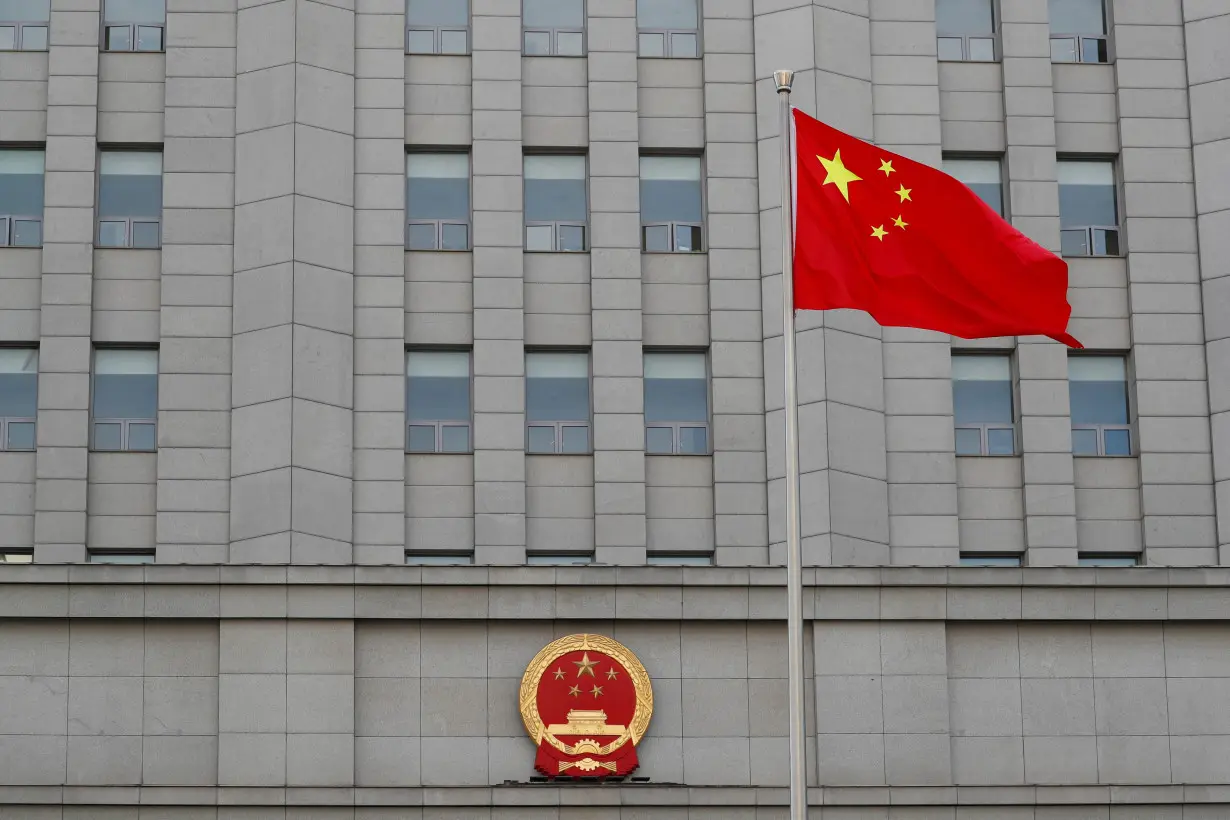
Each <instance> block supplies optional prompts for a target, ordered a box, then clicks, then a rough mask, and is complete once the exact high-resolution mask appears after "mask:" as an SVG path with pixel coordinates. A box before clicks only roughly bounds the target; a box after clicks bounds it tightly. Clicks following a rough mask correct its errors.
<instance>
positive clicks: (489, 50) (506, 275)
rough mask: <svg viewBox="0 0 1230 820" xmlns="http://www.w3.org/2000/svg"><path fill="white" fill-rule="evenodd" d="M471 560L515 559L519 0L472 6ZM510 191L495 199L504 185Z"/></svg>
mask: <svg viewBox="0 0 1230 820" xmlns="http://www.w3.org/2000/svg"><path fill="white" fill-rule="evenodd" d="M473 13H474V16H473V19H472V20H471V29H472V40H471V43H472V50H473V72H474V80H473V99H474V143H473V154H472V155H471V163H472V165H471V167H472V169H473V174H474V187H473V191H474V561H475V563H478V564H520V563H523V562H524V561H525V405H524V403H521V404H520V405H516V406H514V405H513V404H510V402H509V401H508V399H509V396H510V395H512V396H516V395H518V393H522V394H523V391H516V390H515V389H513V383H514V381H515V380H523V379H524V378H525V277H524V261H525V260H524V252H523V248H524V240H523V238H522V233H523V231H524V228H523V225H524V222H523V219H522V205H523V200H522V195H521V172H522V150H521V3H520V0H490V2H485V3H482V4H479V5H478V6H476V7H475V8H474V9H473ZM510 188H511V193H512V194H515V195H507V196H499V195H496V194H494V193H493V192H494V191H499V190H504V191H505V193H509V189H510Z"/></svg>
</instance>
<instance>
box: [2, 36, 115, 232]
mask: <svg viewBox="0 0 1230 820" xmlns="http://www.w3.org/2000/svg"><path fill="white" fill-rule="evenodd" d="M3 25H5V24H4V23H0V26H3ZM6 53H16V52H4V51H0V54H6ZM0 151H28V152H32V153H37V154H42V155H43V172H42V174H41V176H42V178H43V186H44V188H45V187H46V185H47V147H46V146H45V145H37V144H35V145H31V144H28V143H26V144H15V145H2V146H0ZM4 176H6V174H0V179H2V178H3V177H4ZM95 201H96V202H97V197H95ZM46 210H47V205H46V203H45V202H44V204H43V211H44V213H45V212H46ZM43 216H44V214H39V215H38V216H34V215H33V214H24V213H17V212H13V213H3V212H0V249H3V248H41V247H43ZM17 222H34V223H37V224H38V244H37V245H17V244H14V243H13V235H14V231H13V227H14V225H15V224H16V223H17Z"/></svg>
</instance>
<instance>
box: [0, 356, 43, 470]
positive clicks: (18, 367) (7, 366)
mask: <svg viewBox="0 0 1230 820" xmlns="http://www.w3.org/2000/svg"><path fill="white" fill-rule="evenodd" d="M37 415H38V351H37V350H35V349H33V348H22V347H7V348H6V347H0V450H33V449H34V440H35V439H34V420H35V417H36V416H37Z"/></svg>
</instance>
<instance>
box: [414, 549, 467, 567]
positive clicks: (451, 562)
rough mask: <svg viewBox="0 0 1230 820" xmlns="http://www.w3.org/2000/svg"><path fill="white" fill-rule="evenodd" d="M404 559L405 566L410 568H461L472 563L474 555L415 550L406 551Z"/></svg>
mask: <svg viewBox="0 0 1230 820" xmlns="http://www.w3.org/2000/svg"><path fill="white" fill-rule="evenodd" d="M405 559H406V566H410V567H463V566H470V565H471V564H473V563H474V554H473V553H469V552H419V551H417V550H406V555H405ZM432 559H438V560H432Z"/></svg>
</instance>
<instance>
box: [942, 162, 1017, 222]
mask: <svg viewBox="0 0 1230 820" xmlns="http://www.w3.org/2000/svg"><path fill="white" fill-rule="evenodd" d="M941 168H942V170H943V171H944V173H946V174H948V175H949V176H951V177H955V178H956V179H959V180H961V182H964V183H965V184H966V186H968V187H969V189H970V190H971V191H973V192H974V193H976V194H978V196H979V198H981V199H982V201H983V202H985V203H987V205H989V206H990V207H991V210H993V211H995V213H997V214H999V215H1000V216H1003V214H1004V178H1003V172H1002V170H1001V168H1000V164H999V160H997V159H962V158H955V157H944V162H943V165H942V166H941Z"/></svg>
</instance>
